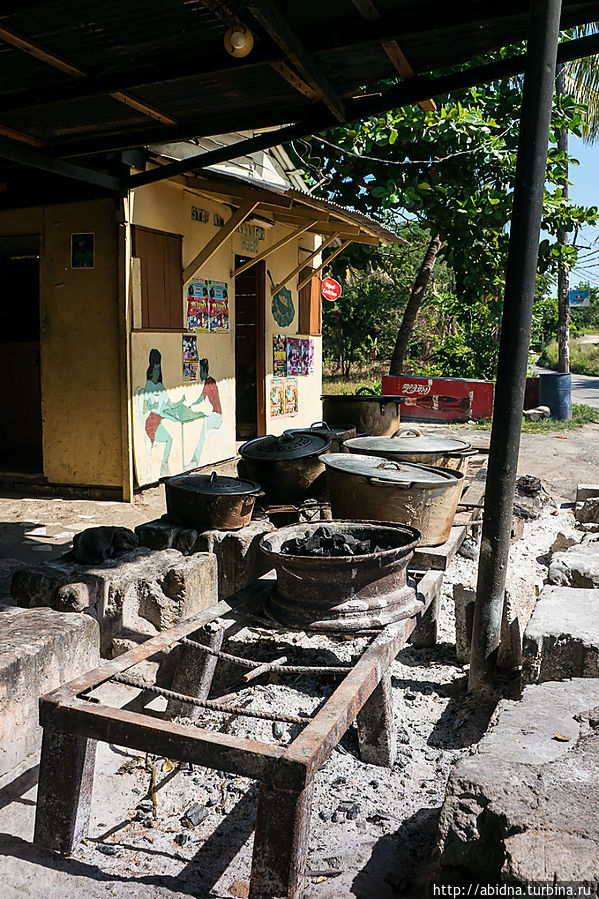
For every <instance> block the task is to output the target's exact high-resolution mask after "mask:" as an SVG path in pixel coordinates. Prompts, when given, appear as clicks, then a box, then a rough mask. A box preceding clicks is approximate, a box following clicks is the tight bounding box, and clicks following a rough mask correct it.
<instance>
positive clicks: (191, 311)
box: [187, 278, 210, 331]
mask: <svg viewBox="0 0 599 899" xmlns="http://www.w3.org/2000/svg"><path fill="white" fill-rule="evenodd" d="M187 330H188V331H209V330H210V299H209V296H208V287H207V286H206V282H205V281H203V280H202V279H201V278H192V279H191V281H190V282H189V283H188V285H187Z"/></svg>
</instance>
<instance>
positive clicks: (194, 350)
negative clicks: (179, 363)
mask: <svg viewBox="0 0 599 899" xmlns="http://www.w3.org/2000/svg"><path fill="white" fill-rule="evenodd" d="M183 362H199V356H198V338H197V337H196V336H195V334H185V335H184V336H183Z"/></svg>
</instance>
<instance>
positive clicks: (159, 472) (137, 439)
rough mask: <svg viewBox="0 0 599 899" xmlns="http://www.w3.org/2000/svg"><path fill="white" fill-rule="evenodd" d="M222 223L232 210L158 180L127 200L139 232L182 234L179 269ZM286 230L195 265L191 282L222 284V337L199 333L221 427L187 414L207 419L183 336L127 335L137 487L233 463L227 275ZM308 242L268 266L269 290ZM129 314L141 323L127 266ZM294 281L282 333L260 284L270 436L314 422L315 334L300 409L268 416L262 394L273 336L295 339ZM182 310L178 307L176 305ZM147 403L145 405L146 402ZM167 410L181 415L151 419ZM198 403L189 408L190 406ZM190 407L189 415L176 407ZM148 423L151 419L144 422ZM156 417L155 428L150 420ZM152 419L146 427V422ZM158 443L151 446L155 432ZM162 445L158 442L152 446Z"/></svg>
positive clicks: (318, 350)
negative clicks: (153, 376) (190, 376)
mask: <svg viewBox="0 0 599 899" xmlns="http://www.w3.org/2000/svg"><path fill="white" fill-rule="evenodd" d="M192 207H197V208H199V209H203V210H205V211H206V212H208V215H209V221H208V222H202V221H198V220H194V219H193V218H192ZM214 213H217V214H218V215H220V216H222V217H223V218H224V219H225V220H227V219H228V218H229V217H230V215H231V209H230V207H228V206H226V205H224V204H222V203H219V202H216V201H214V200H211V199H208V198H206V197H205V196H198V195H197V194H196V193H195V192H193V191H191V190H189V189H187V188H184V187H183V185H181V184H178V183H174V182H162V183H160V184H156V185H148V186H146V187H143V188H139V189H138V190H136V191H135V192H134V194H133V197H132V202H131V222H132V223H133V224H136V225H141V226H143V227H146V228H154V229H156V230H158V231H166V232H170V233H173V234H181V235H182V236H183V266H186V265H188V263H189V262H191V260H192V259H193V258H194V256H195V255H196V254H197V253H198V252H199V251H200V250H201V249H202V247H204V246H205V245H206V244H207V242H208V241H209V240H210V239H211V237H212V236H213V235H214V234H216V233H217V231H218V230H219V227H218V226H215V225H214V224H213V214H214ZM289 232H290V228H288V227H286V226H283V225H277V226H275V227H274V228H267V229H265V235H264V240H261V241H259V243H258V249H257V251H251V250H248V249H247V245H245V246H244V242H243V236H242V234H240V233H237V232H235V233H234V234H233V235H232V236H231V237H230V238H229V239H228V240H227V241H225V243H224V244H223V245H222V246H221V247H220V249H219V250H218V251H217V252H216V253H215V254H214V256H212V258H211V259H210V260H208V262H207V263H206V264H205V265H204V266H202V268H201V269H200V270H199V271H198V272H196V275H195V277H200V278H206V279H210V280H215V281H226V282H227V283H228V285H229V316H230V331H227V332H221V333H218V332H217V333H211V334H202V333H201V332H198V333H197V343H198V355H199V357H200V358H202V357H206V358H207V359H208V361H209V366H210V370H209V375H210V377H211V378H214V380H215V381H216V385H217V389H218V393H219V397H220V402H221V405H222V421H220V422H219V420H218V418H217V419H214V418H212V419H208V418H207V419H203V418H201V419H194V418H193V417H192V416H193V414H194V411H201V410H202V409H203V410H205V412H206V414H207V415H209V414H210V408H211V407H210V406H209V405H208V404H207V403H206V401H204V402H201V401H200V404H196V403H197V401H198V400H199V399H200V397H201V395H202V391H203V384H202V383H201V382H200V383H194V382H184V381H183V372H182V338H183V334H184V333H186V332H181V333H179V332H172V331H142V330H140V329H136V328H134V330H133V333H132V335H131V396H132V414H133V423H134V425H133V448H134V459H135V472H136V481H137V483H138V484H139V485H144V484H150V483H154V482H156V481H157V480H158V478H159V477H161V476H164V475H168V474H170V475H173V474H177V473H180V472H182V471H185V470H189V469H191V468H197V467H198V466H204V465H210V464H212V463H215V462H218V461H222V460H224V459H228V458H232V457H233V456H235V452H236V440H235V285H234V281H233V279H232V278H231V272H232V271H233V268H234V259H235V255H242V256H253V255H257V253H261V252H262V251H263V250H264V249H265V248H266V247H268V246H269V245H272V244H274V243H276V242H277V241H279V240H280V239H281V238H282V237H283V236H284V235H286V234H288V233H289ZM314 240H315V238H314V236H313V235H312V236H308V235H306V234H304V235H301V237H300V238H298V239H297V240H294V241H291V242H290V243H289V244H287V245H286V246H285V247H282V248H281V249H280V250H278V251H276V252H275V253H273V254H272V256H269V257H268V258H267V260H266V268H267V271H270V275H271V276H272V280H273V281H274V283H278V281H279V280H280V279H281V278H283V277H284V276H285V275H286V274H288V272H289V271H291V270H292V269H293V268H295V267H296V265H298V263H299V261H301V260H302V259H305V258H306V256H307V255H308V254H307V253H306V252H303V253H302V252H301V251H300V249H299V247H300V246H301V247H304V248H306V249H308V250H310V251H311V250H312V249H314V247H315V244H314ZM131 282H132V297H131V302H132V317H133V322H134V324H136V325H139V324H140V322H141V311H140V310H141V299H140V295H139V291H136V289H135V260H133V264H132V278H131ZM296 284H297V278H294V279H292V280H291V281H290V282H289V283H288V284H287V287H288V289H289V290H290V291H291V294H292V301H293V304H294V308H295V314H294V318H293V320H292V322H291V323H290V324H289V325H288V326H287V327H285V328H281V327H280V326H279V325H278V324H277V323H276V321H275V319H274V316H273V313H272V307H271V281H270V277H269V275H268V274H267V278H266V301H265V302H266V309H265V322H266V329H265V330H266V334H265V372H266V429H267V432H268V433H274V434H280V433H282V432H283V431H284V430H285V428H287V427H304V426H306V425H310V424H311V423H312V422H313V421H316V420H318V419H320V418H321V414H322V413H321V408H322V406H321V402H320V393H321V382H322V366H321V354H322V345H321V339H320V338H319V337H313V338H311V339H312V340H313V341H314V373H313V374H312V375H307V376H298V377H297V386H298V395H299V409H298V414H297V415H295V416H287V417H276V418H273V417H272V416H271V415H270V401H269V395H270V389H271V382H272V378H273V336H274V335H275V334H285V335H289V336H294V337H295V336H297V335H298V330H297V328H298V302H297V290H296ZM185 298H186V290H183V291H182V296H181V302H182V303H183V304H185ZM184 308H185V305H184ZM152 349H156V350H158V351H159V352H160V358H161V368H162V383H163V387H164V391H162V389H161V388H156V387H153V386H152V384H151V383H149V382H148V380H147V377H146V375H147V371H148V366H149V358H150V351H151V350H152ZM148 396H149V398H150V399H149V401H148V399H147V397H148ZM167 403H168V404H170V406H171V407H175V409H174V412H175V414H176V415H178V416H180V417H183V418H189V419H190V420H188V421H184V422H183V423H181V421H180V420H173V419H169V417H168V415H167V416H163V415H161V414H158V413H159V412H160V411H161V409H160V408H157V407H161V408H165V409H166V411H167V413H168V411H169V410H168V407H167V406H166V404H167ZM194 404H196V405H194ZM183 406H186V407H188V409H189V411H186V410H185V409H183ZM151 416H152V417H151ZM156 416H157V417H158V418H159V419H160V422H159V423H160V425H161V427H160V431H159V432H158V431H155V430H154V429H155V428H157V418H156ZM149 419H150V420H149ZM157 434H158V438H159V439H157V436H156V435H157ZM159 441H160V442H159Z"/></svg>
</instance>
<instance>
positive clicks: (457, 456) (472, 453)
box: [447, 446, 478, 459]
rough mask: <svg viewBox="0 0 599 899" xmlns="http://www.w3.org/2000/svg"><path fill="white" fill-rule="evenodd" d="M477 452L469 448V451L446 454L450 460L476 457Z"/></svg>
mask: <svg viewBox="0 0 599 899" xmlns="http://www.w3.org/2000/svg"><path fill="white" fill-rule="evenodd" d="M477 453H478V450H477V449H475V448H474V447H473V446H471V447H470V448H469V449H465V450H459V451H458V452H455V453H447V455H448V456H449V457H450V459H465V458H467V457H468V456H476V454H477Z"/></svg>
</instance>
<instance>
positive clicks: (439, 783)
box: [0, 509, 573, 899]
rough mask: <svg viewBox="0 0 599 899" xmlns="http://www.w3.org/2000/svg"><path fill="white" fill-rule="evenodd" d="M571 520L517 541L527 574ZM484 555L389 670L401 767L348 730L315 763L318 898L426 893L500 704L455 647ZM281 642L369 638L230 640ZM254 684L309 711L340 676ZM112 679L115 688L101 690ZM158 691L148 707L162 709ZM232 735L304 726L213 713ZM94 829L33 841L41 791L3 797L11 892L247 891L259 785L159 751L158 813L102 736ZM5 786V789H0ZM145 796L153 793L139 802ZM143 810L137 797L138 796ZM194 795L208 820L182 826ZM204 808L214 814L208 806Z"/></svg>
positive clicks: (466, 561) (353, 644)
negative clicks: (461, 613)
mask: <svg viewBox="0 0 599 899" xmlns="http://www.w3.org/2000/svg"><path fill="white" fill-rule="evenodd" d="M572 524H573V518H572V513H571V511H570V510H569V509H561V510H560V511H559V514H557V515H554V514H551V512H550V509H547V510H546V511H545V512H544V513H543V516H542V517H541V518H539V519H538V520H536V521H534V522H531V523H527V524H526V525H525V533H524V537H523V539H522V540H520V541H519V542H517V543H516V544H515V545H514V546H513V547H512V552H511V560H510V566H511V569H512V570H513V571H515V572H517V573H518V575H520V576H522V575H524V576H526V577H530V578H531V580H532V579H534V578H536V577H537V576H538V575H541V576H543V575H544V574H546V568H545V566H544V564H543V561H539V559H541V560H542V559H543V556H544V554H545V553H546V552H547V551H548V549H549V548H550V546H551V544H552V543H553V540H554V538H555V536H556V534H557V532H558V530H563V529H566V530H568V529H570V528H571V527H572ZM475 574H476V559H471V558H465V557H463V556H458V557H457V558H456V559H455V560H454V563H453V564H452V566H451V568H450V570H449V572H448V573H447V575H446V578H445V581H444V588H443V607H442V617H441V631H440V634H439V639H440V641H441V642H440V643H439V644H438V645H437V646H436V647H435V648H433V649H414V648H412V647H411V646H408V647H406V648H405V649H403V650H402V651H401V652H400V653H399V655H398V657H397V660H396V662H395V663H394V665H393V668H392V674H393V689H394V699H395V715H396V719H397V727H398V735H399V747H398V749H399V751H398V758H397V762H396V764H395V766H394V768H393V769H392V770H388V769H382V768H378V767H375V766H371V765H365V764H363V763H361V762H360V761H359V760H358V758H357V739H356V734H355V730H354V729H353V728H352V729H350V731H349V732H348V734H347V735H346V737H345V738H344V740H343V741H342V744H341V745H340V747H339V748H338V749H337V750H336V751H334V752H333V754H332V756H331V757H330V758H329V760H328V761H327V762H326V764H325V765H324V767H323V768H322V769H321V771H320V772H319V774H318V777H317V782H316V792H315V800H314V810H313V814H312V830H311V838H310V850H309V857H308V870H309V872H310V876H309V879H308V887H307V890H306V893H305V895H306V897H308V899H333V897H334V899H341V897H351V896H355V897H359V899H374V897H376V899H388V897H389V899H391V897H401V896H410V897H411V896H414V897H416V896H418V895H420V888H421V885H422V883H423V882H424V881H425V880H426V878H427V875H429V874H430V869H431V864H432V859H433V850H434V837H435V828H436V822H437V817H438V813H439V810H440V807H441V803H442V800H443V795H444V790H445V784H446V781H447V777H448V773H449V770H450V768H451V766H452V764H453V763H454V762H455V760H456V759H457V758H459V757H460V756H461V755H463V754H464V753H468V752H469V751H470V748H471V747H472V746H473V745H474V744H476V742H477V741H478V740H479V739H480V737H481V736H482V734H483V733H484V731H485V729H486V725H487V722H488V719H489V716H490V713H491V708H490V707H485V706H484V705H482V704H481V703H480V701H479V700H475V699H473V698H472V697H470V696H468V695H467V694H466V692H465V686H466V670H465V669H464V668H463V667H461V666H460V665H458V663H457V661H456V657H455V645H454V643H455V627H454V617H453V601H452V586H453V584H454V583H457V582H460V583H463V584H465V585H469V586H474V582H475ZM252 641H253V642H255V643H256V644H257V645H256V646H255V647H254V648H255V649H256V656H259V653H262V655H261V656H259V657H260V658H266V657H271V658H272V657H275V656H278V655H281V654H282V653H284V654H285V655H287V656H288V658H289V662H290V663H293V661H296V660H297V661H299V660H300V656H303V660H304V663H305V661H306V654H307V655H308V656H309V657H310V661H311V662H312V663H318V662H319V661H320V662H329V663H334V659H335V658H339V659H340V660H341V663H342V664H343V663H344V662H347V661H351V659H352V658H353V656H354V654H355V653H357V652H359V651H361V650H362V649H363V647H364V645H365V644H364V640H361V641H347V640H330V639H328V638H325V637H323V636H312V637H308V636H306V635H297V634H281V635H279V638H278V641H277V643H276V645H275V646H272V645H271V646H270V647H265V646H264V641H263V633H262V632H261V631H260V629H257V628H250V629H246V630H244V631H240V632H239V633H237V634H236V635H235V636H234V638H233V639H232V641H231V643H230V648H231V650H232V651H233V652H236V651H237V652H239V654H243V653H244V652H245V651H247V649H248V647H249V644H250V643H251V642H252ZM271 681H272V682H270V683H262V684H261V685H258V686H254V687H248V688H245V689H244V690H243V691H242V697H243V701H244V702H245V701H247V702H248V704H249V706H250V707H252V708H256V709H268V708H272V707H273V704H274V705H276V707H277V708H278V709H280V710H283V709H284V710H285V711H286V712H287V713H291V714H301V713H309V712H312V711H313V710H314V709H315V708H316V707H317V706H318V705H319V704H320V703H321V702H322V701H323V698H324V697H325V696H326V695H327V693H328V692H330V689H331V688H332V684H331V679H330V678H328V679H327V681H325V680H324V679H323V678H322V677H320V676H318V677H317V676H313V675H311V676H310V677H307V676H301V677H297V678H295V679H287V680H286V681H285V683H276V682H275V677H274V676H271ZM103 689H104V690H106V689H107V688H103ZM133 695H134V693H133V692H132V691H131V689H130V688H127V687H121V686H113V687H111V688H110V696H109V697H108V698H109V699H110V700H111V701H112V702H116V703H117V704H122V703H124V702H127V701H130V700H131V699H132V697H133ZM164 704H165V700H163V699H162V698H156V699H155V700H154V701H153V702H152V704H151V706H150V710H151V709H155V710H158V709H161V708H164ZM204 717H205V721H206V722H207V721H208V719H210V721H211V722H212V726H216V727H221V728H222V729H225V730H228V731H229V732H231V733H235V734H240V735H244V736H248V737H253V738H257V739H262V740H269V741H271V742H275V743H276V742H279V743H282V744H284V743H286V742H288V741H289V739H290V738H292V737H293V735H294V733H295V732H296V726H295V725H288V724H287V725H283V726H277V727H276V728H275V729H276V736H275V734H274V732H273V725H272V724H271V723H270V722H262V721H257V720H255V719H248V718H233V717H231V716H227V717H225V716H214V715H212V714H209V715H208V714H207V715H205V716H204ZM98 756H99V758H98V766H97V773H96V785H95V793H94V804H93V813H92V825H91V828H90V838H89V839H88V840H87V841H86V842H85V843H83V844H81V845H80V846H79V847H78V848H77V850H76V852H75V854H74V855H73V856H72V857H70V858H68V859H58V858H56V857H55V856H53V855H51V854H50V853H42V852H39V851H37V850H35V849H34V848H33V847H32V846H31V845H30V843H29V842H28V841H29V840H30V839H31V834H32V826H33V815H34V808H33V799H34V797H35V789H34V788H31V789H30V790H29V792H24V793H23V798H22V799H21V800H20V801H19V802H13V803H9V804H6V805H5V807H4V808H1V806H2V804H3V803H2V802H1V801H0V832H1V831H4V833H0V854H3V855H4V858H3V862H2V869H3V875H4V884H5V888H4V892H3V893H2V896H3V899H4V897H6V899H12V897H13V896H14V897H17V896H28V897H29V896H31V897H36V899H37V897H39V899H42V897H44V899H71V897H73V896H76V895H77V896H79V897H81V899H87V897H90V899H91V897H105V896H117V897H121V896H134V897H137V896H140V897H142V896H143V897H144V899H146V897H147V899H151V897H160V899H166V897H179V896H181V897H184V896H195V897H216V896H222V897H228V896H245V895H247V882H248V880H249V872H250V862H251V851H252V841H253V832H252V831H253V824H254V817H255V805H256V795H257V791H256V786H255V784H254V783H252V782H251V781H248V780H246V779H243V778H238V777H234V776H229V775H222V774H220V773H218V772H215V771H212V770H209V769H202V768H198V767H196V768H195V769H194V770H192V771H187V770H183V769H180V768H179V767H178V765H175V767H174V768H172V770H171V769H170V764H171V763H170V762H169V761H167V760H163V759H158V760H156V762H155V764H156V767H157V770H158V781H159V784H160V786H159V789H158V791H157V817H156V818H154V817H153V813H152V810H151V803H150V804H148V803H147V797H148V785H149V781H150V773H149V771H148V770H147V769H146V767H145V760H144V758H143V757H142V756H139V755H136V754H131V755H129V754H127V753H125V752H124V751H123V750H122V749H119V748H117V747H108V746H105V745H100V747H99V753H98ZM1 798H2V797H1V796H0V799H1ZM143 800H146V803H143ZM140 802H142V807H141V808H139V803H140ZM194 804H199V805H200V806H201V807H202V809H205V812H206V816H205V818H204V820H203V821H202V822H201V823H199V824H197V825H196V826H191V827H186V826H184V822H183V819H184V815H185V812H186V811H187V810H188V809H189V808H190V807H191V806H193V805H194ZM202 814H204V812H203V811H202Z"/></svg>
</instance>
